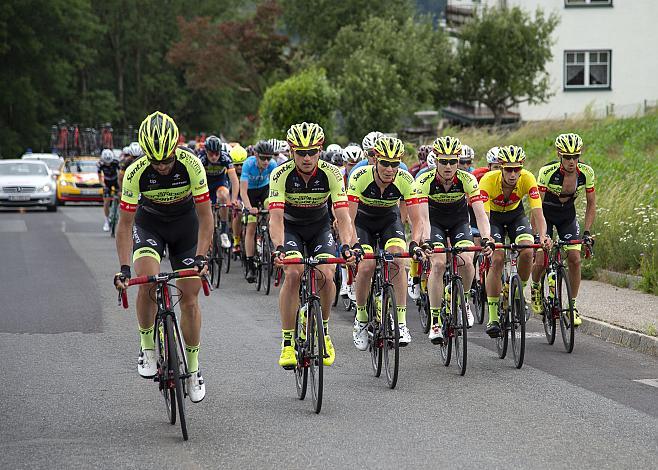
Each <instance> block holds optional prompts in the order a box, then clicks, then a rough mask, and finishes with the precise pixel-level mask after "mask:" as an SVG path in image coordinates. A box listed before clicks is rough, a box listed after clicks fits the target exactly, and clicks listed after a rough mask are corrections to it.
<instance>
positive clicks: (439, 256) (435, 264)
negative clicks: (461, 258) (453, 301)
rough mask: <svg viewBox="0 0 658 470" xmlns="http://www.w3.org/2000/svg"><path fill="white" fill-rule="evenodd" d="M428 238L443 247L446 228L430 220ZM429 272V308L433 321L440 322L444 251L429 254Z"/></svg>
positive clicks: (438, 246) (444, 265)
mask: <svg viewBox="0 0 658 470" xmlns="http://www.w3.org/2000/svg"><path fill="white" fill-rule="evenodd" d="M430 223H431V226H430V240H431V241H432V246H433V247H434V248H445V246H446V243H447V239H448V237H447V235H446V230H445V228H444V227H443V226H441V225H439V224H437V223H436V222H435V223H432V221H430ZM430 263H431V272H430V276H429V278H428V279H427V294H428V295H429V298H430V310H431V311H432V317H433V320H434V321H435V323H438V324H439V325H440V324H441V319H440V318H439V310H440V309H441V300H442V299H443V272H444V271H445V269H446V255H445V253H433V254H432V255H431V256H430Z"/></svg>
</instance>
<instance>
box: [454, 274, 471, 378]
mask: <svg viewBox="0 0 658 470" xmlns="http://www.w3.org/2000/svg"><path fill="white" fill-rule="evenodd" d="M452 285H453V289H452V311H453V312H455V313H454V315H453V318H454V320H455V324H454V328H453V331H454V334H455V336H454V343H455V359H456V360H457V367H458V368H459V375H464V374H465V373H466V362H467V358H468V341H467V334H466V331H467V328H468V319H467V316H466V299H465V298H464V285H463V284H462V281H461V279H459V278H457V279H455V280H454V281H453V284H452Z"/></svg>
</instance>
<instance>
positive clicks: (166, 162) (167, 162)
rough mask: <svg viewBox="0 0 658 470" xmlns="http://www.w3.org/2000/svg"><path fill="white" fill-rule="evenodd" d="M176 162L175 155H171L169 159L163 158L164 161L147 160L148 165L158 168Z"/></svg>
mask: <svg viewBox="0 0 658 470" xmlns="http://www.w3.org/2000/svg"><path fill="white" fill-rule="evenodd" d="M174 161H176V155H172V156H171V157H168V158H165V159H164V160H155V159H154V158H149V163H150V164H151V165H154V166H160V165H171V164H172V163H174Z"/></svg>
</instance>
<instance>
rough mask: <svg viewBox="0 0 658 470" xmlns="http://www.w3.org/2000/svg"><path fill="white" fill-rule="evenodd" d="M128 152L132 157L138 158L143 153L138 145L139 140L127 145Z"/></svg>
mask: <svg viewBox="0 0 658 470" xmlns="http://www.w3.org/2000/svg"><path fill="white" fill-rule="evenodd" d="M128 154H129V155H130V156H132V157H135V158H138V157H141V156H142V155H144V152H143V151H142V147H140V145H139V142H131V143H130V145H129V146H128Z"/></svg>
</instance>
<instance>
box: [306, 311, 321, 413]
mask: <svg viewBox="0 0 658 470" xmlns="http://www.w3.org/2000/svg"><path fill="white" fill-rule="evenodd" d="M307 322H308V327H307V328H306V334H307V336H308V338H309V341H308V354H309V358H310V361H309V369H310V376H311V395H312V398H313V409H314V410H315V412H316V413H319V412H320V410H321V409H322V391H323V386H324V353H325V351H324V328H323V327H322V308H320V302H319V301H318V300H317V299H311V301H310V302H309V304H308V312H307Z"/></svg>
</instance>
